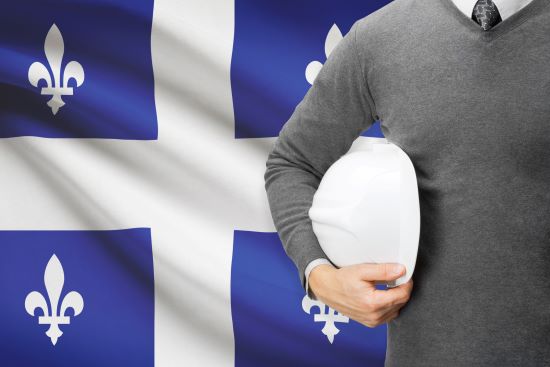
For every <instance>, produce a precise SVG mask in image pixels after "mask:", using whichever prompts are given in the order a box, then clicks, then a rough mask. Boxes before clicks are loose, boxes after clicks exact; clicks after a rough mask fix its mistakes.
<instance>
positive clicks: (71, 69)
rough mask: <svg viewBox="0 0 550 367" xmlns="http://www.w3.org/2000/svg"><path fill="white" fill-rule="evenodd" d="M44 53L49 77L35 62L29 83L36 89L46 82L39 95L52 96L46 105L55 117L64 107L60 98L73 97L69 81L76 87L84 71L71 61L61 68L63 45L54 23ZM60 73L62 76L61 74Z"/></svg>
mask: <svg viewBox="0 0 550 367" xmlns="http://www.w3.org/2000/svg"><path fill="white" fill-rule="evenodd" d="M44 52H45V54H46V59H47V60H48V63H49V65H50V70H51V75H50V72H49V71H48V69H47V68H46V66H45V65H44V64H42V63H41V62H38V61H36V62H34V63H32V65H31V66H30V67H29V82H30V83H31V84H32V85H33V86H34V87H38V82H39V81H40V80H42V79H43V80H44V81H45V82H46V84H47V86H46V87H43V88H42V89H41V91H40V94H42V95H48V96H52V98H51V99H50V100H49V101H48V103H47V105H48V106H50V108H51V109H52V113H53V114H54V115H55V114H56V113H57V111H58V110H59V109H60V108H61V107H63V106H64V105H65V102H63V100H62V99H61V96H72V95H73V88H72V87H69V86H68V85H69V80H71V79H74V81H75V82H76V86H77V87H79V86H81V85H82V83H83V82H84V69H83V68H82V65H80V63H78V62H76V61H71V62H69V63H68V64H67V65H66V66H65V68H64V69H63V68H62V66H63V64H62V60H63V53H64V52H65V45H64V44H63V37H62V36H61V32H60V31H59V28H57V26H56V25H55V23H54V24H53V25H52V26H51V28H50V30H49V31H48V34H47V35H46V41H45V42H44ZM62 71H63V75H62V74H61V72H62ZM52 77H53V78H52Z"/></svg>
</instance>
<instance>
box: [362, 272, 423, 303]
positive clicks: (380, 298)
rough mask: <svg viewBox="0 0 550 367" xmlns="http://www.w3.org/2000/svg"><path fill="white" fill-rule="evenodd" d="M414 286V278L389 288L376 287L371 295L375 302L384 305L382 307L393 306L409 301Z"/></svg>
mask: <svg viewBox="0 0 550 367" xmlns="http://www.w3.org/2000/svg"><path fill="white" fill-rule="evenodd" d="M412 287H413V281H412V278H411V279H409V281H408V282H406V283H403V284H401V285H399V286H397V287H393V288H388V289H386V290H379V289H376V290H374V291H373V292H372V294H371V295H370V296H371V297H372V298H373V300H372V301H373V303H375V304H379V305H383V306H382V307H384V308H387V307H392V306H395V305H400V304H404V303H407V302H408V301H409V299H410V296H411V291H412Z"/></svg>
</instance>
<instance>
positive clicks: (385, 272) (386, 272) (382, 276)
mask: <svg viewBox="0 0 550 367" xmlns="http://www.w3.org/2000/svg"><path fill="white" fill-rule="evenodd" d="M357 266H358V270H359V273H360V277H361V279H363V280H369V281H377V280H382V281H390V280H395V279H397V278H399V277H401V276H402V275H403V274H405V266H403V265H402V264H394V263H381V264H369V263H365V264H358V265H357Z"/></svg>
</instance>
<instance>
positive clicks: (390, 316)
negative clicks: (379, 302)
mask: <svg viewBox="0 0 550 367" xmlns="http://www.w3.org/2000/svg"><path fill="white" fill-rule="evenodd" d="M397 316H399V310H397V311H390V312H388V316H386V317H384V323H388V322H390V321H392V320H394V319H396V318H397Z"/></svg>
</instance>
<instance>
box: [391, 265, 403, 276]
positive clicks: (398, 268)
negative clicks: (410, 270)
mask: <svg viewBox="0 0 550 367" xmlns="http://www.w3.org/2000/svg"><path fill="white" fill-rule="evenodd" d="M403 270H404V266H403V265H399V264H397V265H394V266H392V269H391V272H392V274H394V275H397V274H401V273H402V272H403Z"/></svg>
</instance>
